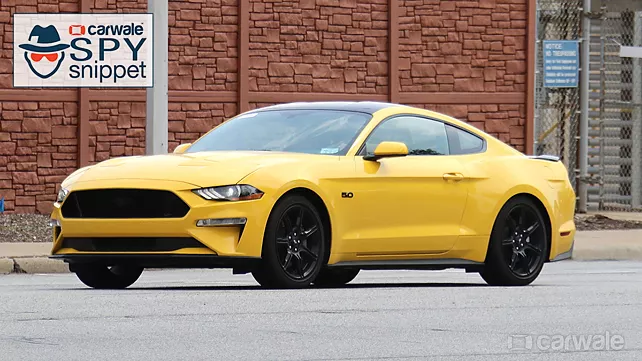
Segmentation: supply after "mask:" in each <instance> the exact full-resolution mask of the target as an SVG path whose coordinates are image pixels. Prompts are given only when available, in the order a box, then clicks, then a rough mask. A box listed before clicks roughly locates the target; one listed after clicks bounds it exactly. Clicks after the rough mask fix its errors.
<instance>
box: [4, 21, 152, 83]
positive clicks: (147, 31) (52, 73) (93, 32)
mask: <svg viewBox="0 0 642 361" xmlns="http://www.w3.org/2000/svg"><path fill="white" fill-rule="evenodd" d="M13 24H14V25H13V34H14V35H13V36H14V38H13V43H14V47H13V86H14V87H56V88H60V87H70V88H78V87H92V88H94V87H96V88H106V87H144V88H149V87H152V86H153V69H152V67H153V56H154V51H153V38H152V37H153V31H152V30H153V29H152V28H153V16H152V14H15V15H14V18H13Z"/></svg>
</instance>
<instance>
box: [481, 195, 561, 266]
mask: <svg viewBox="0 0 642 361" xmlns="http://www.w3.org/2000/svg"><path fill="white" fill-rule="evenodd" d="M519 197H524V198H527V199H530V200H531V201H532V202H533V203H534V204H535V206H536V207H537V210H538V211H539V212H540V213H541V214H542V217H543V218H544V222H546V246H547V247H548V255H547V256H546V260H545V262H549V261H550V258H551V257H550V255H551V252H552V250H551V246H552V242H553V225H552V223H551V215H550V213H549V211H548V208H547V207H546V205H545V204H544V202H543V201H542V200H541V199H540V198H539V197H537V196H536V195H534V194H533V193H531V192H526V191H523V192H519V193H516V194H513V195H512V196H510V197H509V198H508V199H506V200H505V201H504V202H503V203H502V204H501V206H500V207H499V209H498V210H497V211H496V212H495V219H494V221H493V228H494V227H495V223H497V217H499V213H500V212H501V210H502V209H503V208H504V206H505V205H506V204H507V203H508V202H510V201H511V200H513V199H515V198H519ZM491 232H492V229H491ZM488 246H489V247H490V242H488ZM486 252H487V254H486V257H488V250H487V251H486Z"/></svg>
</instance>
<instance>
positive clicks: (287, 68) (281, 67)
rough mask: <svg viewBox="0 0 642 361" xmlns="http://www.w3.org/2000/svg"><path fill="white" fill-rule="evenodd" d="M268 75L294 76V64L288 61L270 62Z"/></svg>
mask: <svg viewBox="0 0 642 361" xmlns="http://www.w3.org/2000/svg"><path fill="white" fill-rule="evenodd" d="M268 75H269V76H278V77H282V76H293V75H294V65H293V64H287V63H270V65H269V66H268Z"/></svg>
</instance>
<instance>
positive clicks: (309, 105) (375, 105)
mask: <svg viewBox="0 0 642 361" xmlns="http://www.w3.org/2000/svg"><path fill="white" fill-rule="evenodd" d="M403 106H404V105H399V104H392V103H385V102H373V101H362V102H345V101H330V102H294V103H284V104H277V105H272V106H268V107H264V108H259V109H256V111H264V110H345V111H353V112H361V113H368V114H371V115H372V114H374V113H376V112H378V111H379V110H382V109H386V108H391V107H403Z"/></svg>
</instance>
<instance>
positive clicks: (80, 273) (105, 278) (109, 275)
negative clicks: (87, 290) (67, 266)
mask: <svg viewBox="0 0 642 361" xmlns="http://www.w3.org/2000/svg"><path fill="white" fill-rule="evenodd" d="M74 272H75V273H76V276H77V277H78V279H80V281H81V282H82V283H84V284H85V285H87V286H89V287H91V288H97V289H123V288H127V287H129V286H131V285H132V284H134V282H136V281H137V280H138V278H139V277H140V275H141V274H142V273H143V268H141V267H136V266H130V265H114V266H105V265H100V264H83V265H76V266H75V267H74Z"/></svg>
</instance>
